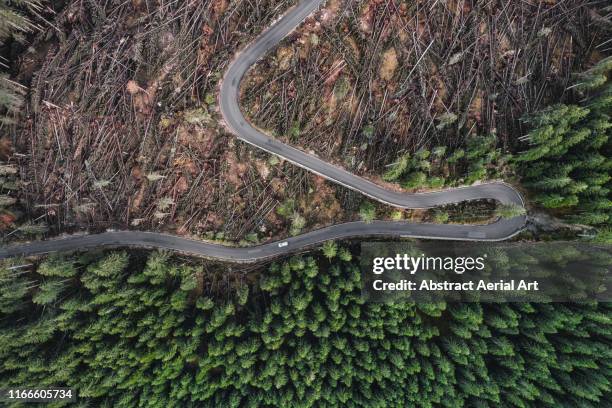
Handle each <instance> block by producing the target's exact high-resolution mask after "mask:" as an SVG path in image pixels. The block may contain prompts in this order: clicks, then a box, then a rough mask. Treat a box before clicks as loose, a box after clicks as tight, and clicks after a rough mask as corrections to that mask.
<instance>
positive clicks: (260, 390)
mask: <svg viewBox="0 0 612 408" xmlns="http://www.w3.org/2000/svg"><path fill="white" fill-rule="evenodd" d="M331 247H332V246H331V245H328V246H327V247H326V248H325V251H324V254H322V255H318V254H316V253H312V254H311V255H310V256H294V257H292V258H289V259H286V260H283V261H279V262H276V263H273V264H271V265H268V266H266V267H265V269H262V271H261V272H262V273H255V274H253V273H248V274H245V275H241V276H244V277H243V278H242V279H238V280H234V281H232V280H230V279H225V280H224V279H218V281H217V282H213V281H211V279H212V278H211V276H213V274H205V273H203V264H202V263H201V262H199V263H197V262H196V261H188V260H186V259H184V258H182V259H181V258H176V257H171V256H170V255H168V254H165V253H160V252H152V253H145V252H130V253H128V252H124V251H113V252H105V253H102V252H98V253H97V254H94V253H87V254H82V255H70V256H67V255H66V256H63V257H50V258H48V259H46V260H44V261H43V262H41V263H40V264H38V265H37V266H32V265H30V266H28V265H27V264H26V265H25V266H20V263H19V262H20V261H19V260H13V261H12V262H11V263H8V262H6V263H5V264H4V266H3V267H2V269H1V272H0V388H2V387H10V386H23V385H24V384H32V385H37V386H41V387H44V386H66V387H71V388H73V389H75V390H76V391H77V393H78V399H77V402H76V405H75V406H80V407H94V406H95V407H163V408H165V407H315V406H316V407H385V408H386V407H439V406H442V407H463V406H466V407H605V406H611V405H612V393H611V387H612V385H611V380H612V348H611V347H610V344H611V342H612V319H611V316H612V314H611V313H610V311H611V310H610V309H611V306H610V304H608V303H599V304H598V303H593V302H591V303H580V304H563V303H533V304H530V303H487V304H485V303H483V304H478V303H455V304H446V303H436V304H414V303H374V302H364V301H363V299H362V297H361V272H360V268H359V266H358V263H356V258H357V257H355V256H351V253H350V252H349V251H348V250H347V249H345V248H337V247H334V248H333V249H334V250H333V251H332V248H331ZM532 261H533V260H530V261H529V262H531V265H532V264H533V262H532ZM11 265H12V266H11ZM532 266H533V265H532ZM58 406H59V405H58Z"/></svg>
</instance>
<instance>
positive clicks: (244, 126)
mask: <svg viewBox="0 0 612 408" xmlns="http://www.w3.org/2000/svg"><path fill="white" fill-rule="evenodd" d="M323 1H324V0H306V1H302V2H300V3H299V4H298V5H297V6H295V7H293V8H292V9H290V10H289V11H288V12H287V13H285V14H284V15H283V16H282V17H281V18H280V19H278V20H277V21H276V22H275V23H274V24H273V25H272V26H271V27H269V28H268V29H267V30H266V31H264V32H263V33H262V34H261V35H260V36H259V37H258V38H257V39H256V40H255V41H254V42H252V43H251V44H250V45H248V46H247V47H246V48H245V49H244V50H243V51H242V52H240V53H239V54H238V55H237V56H236V58H235V60H234V61H233V62H232V63H231V64H230V66H229V68H228V70H227V71H226V74H225V77H224V79H223V81H222V85H221V92H220V94H219V102H220V104H219V106H220V109H221V113H222V115H223V117H224V120H225V122H226V125H227V126H228V127H229V128H230V129H231V130H232V131H233V133H234V134H236V136H237V137H238V138H239V139H241V140H243V141H245V142H247V143H249V144H251V145H253V146H255V147H257V148H259V149H263V150H265V151H267V152H270V153H272V154H275V155H278V156H280V157H282V158H283V159H285V160H288V161H290V162H292V163H294V164H296V165H298V166H300V167H302V168H304V169H307V170H309V171H311V172H313V173H316V174H318V175H320V176H322V177H325V178H326V179H328V180H330V181H333V182H335V183H338V184H341V185H343V186H345V187H348V188H350V189H353V190H355V191H358V192H360V193H362V194H364V195H367V196H369V197H371V198H373V199H375V200H378V201H380V202H383V203H386V204H390V205H392V206H395V207H401V208H430V207H435V206H439V205H445V204H452V203H458V202H462V201H466V200H478V199H495V200H497V201H499V202H501V203H503V204H516V205H519V206H523V205H524V203H523V199H522V197H521V195H520V194H519V193H518V192H517V191H516V190H515V189H514V188H513V187H512V186H510V185H508V184H505V183H502V182H493V183H485V184H480V185H475V186H468V187H460V188H452V189H445V190H440V191H436V192H427V193H414V194H413V193H403V192H397V191H392V190H387V189H385V188H383V187H381V186H379V185H377V184H374V183H373V182H371V181H369V180H366V179H364V178H362V177H359V176H356V175H354V174H352V173H349V172H348V171H346V170H344V169H342V168H340V167H337V166H335V165H333V164H330V163H327V162H325V161H323V160H321V159H320V158H318V157H316V156H314V155H311V154H308V153H305V152H303V151H301V150H298V149H296V148H293V147H290V146H287V145H285V144H283V143H281V142H279V141H277V140H275V139H272V138H270V137H269V136H267V135H266V134H264V133H262V132H261V131H259V130H257V129H255V128H254V127H253V126H251V125H250V124H249V122H248V121H247V120H246V118H245V117H244V115H243V114H242V112H241V110H240V106H239V101H240V82H241V80H242V78H243V77H244V75H245V73H246V72H247V71H248V69H249V68H250V67H251V66H252V65H253V64H254V63H255V62H257V60H259V59H260V58H261V57H262V56H263V55H264V54H266V53H267V52H268V51H269V50H270V49H272V48H274V47H275V46H276V45H277V44H278V43H279V42H280V41H281V40H282V39H283V38H284V37H285V36H286V35H287V34H289V33H290V32H291V31H292V30H294V29H295V28H296V27H297V26H298V25H299V24H300V23H301V22H302V21H304V20H305V19H306V18H307V17H308V16H309V15H310V14H312V13H313V12H314V11H316V10H317V9H318V7H319V6H320V5H321V4H322V3H323ZM525 220H526V218H525V217H524V216H519V217H514V218H511V219H500V220H498V221H496V222H494V223H491V224H487V225H441V224H421V223H410V222H403V221H374V222H372V223H364V222H349V223H344V224H337V225H333V226H330V227H326V228H322V229H319V230H316V231H311V232H308V233H306V234H302V235H298V236H295V237H292V238H288V239H286V240H284V241H277V242H272V243H268V244H264V245H259V246H254V247H249V248H236V247H228V246H224V245H217V244H211V243H206V242H202V241H197V240H191V239H186V238H181V237H177V236H173V235H167V234H160V233H154V232H141V231H116V232H105V233H102V234H92V235H77V236H68V237H65V238H59V239H53V240H47V241H35V242H30V243H26V244H20V245H10V246H4V247H2V248H0V258H6V257H11V256H20V255H24V256H27V255H37V254H44V253H50V252H59V251H75V250H82V249H89V248H96V247H122V246H133V247H145V248H160V249H167V250H173V251H178V252H182V253H187V254H191V255H198V256H203V257H207V258H213V259H221V260H227V261H236V262H255V261H258V260H261V259H265V258H270V257H274V256H278V255H282V254H286V253H290V252H296V251H299V250H301V249H304V248H307V247H310V246H313V245H316V244H318V243H321V242H324V241H327V240H334V239H342V238H351V237H376V236H385V237H412V238H428V239H442V240H464V241H466V240H468V241H501V240H504V239H508V238H510V237H512V236H514V235H516V234H517V233H518V232H520V231H521V229H522V228H523V227H524V225H525Z"/></svg>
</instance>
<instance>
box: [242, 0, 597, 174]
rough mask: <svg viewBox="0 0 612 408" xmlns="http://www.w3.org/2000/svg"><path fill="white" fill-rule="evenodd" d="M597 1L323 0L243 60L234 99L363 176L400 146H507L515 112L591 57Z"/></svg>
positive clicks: (559, 88)
mask: <svg viewBox="0 0 612 408" xmlns="http://www.w3.org/2000/svg"><path fill="white" fill-rule="evenodd" d="M604 5H605V4H604V3H603V2H590V1H584V0H570V1H563V0H562V1H539V2H531V3H529V2H502V1H492V2H485V3H483V2H474V1H437V0H427V1H418V2H413V1H400V0H389V1H381V0H371V1H342V0H330V1H329V2H327V3H326V7H325V9H323V10H322V11H321V12H320V13H319V14H318V16H316V17H315V18H312V19H310V21H308V22H307V23H306V24H304V25H303V26H302V27H300V28H299V29H298V31H297V32H296V33H294V34H293V35H291V36H290V37H288V38H287V39H286V40H285V42H284V43H283V44H281V45H280V46H279V47H278V48H277V50H276V53H272V54H270V55H269V56H268V57H267V58H265V59H264V60H262V61H261V62H260V63H259V64H258V65H257V66H256V67H255V68H254V69H253V70H252V71H251V74H250V76H249V77H248V78H247V80H246V81H245V82H244V89H243V106H244V107H245V111H246V112H247V113H248V114H249V115H250V117H251V118H252V120H253V121H254V122H255V123H256V124H257V125H258V126H259V127H261V128H264V129H268V130H270V131H271V132H273V133H274V134H275V135H277V136H278V137H279V138H281V139H282V140H284V141H286V142H288V143H292V144H294V145H297V146H300V147H302V148H303V149H305V150H308V151H314V152H316V153H317V154H318V155H320V156H321V157H324V158H326V159H328V160H331V161H334V162H336V163H338V164H341V165H343V166H344V167H346V168H347V169H350V170H351V171H354V172H357V173H360V174H362V175H366V176H370V177H372V178H377V176H379V175H380V174H381V173H383V172H384V171H385V169H386V168H387V166H388V165H390V164H392V163H394V162H395V161H396V160H397V158H398V157H400V156H401V155H403V154H406V153H409V154H411V153H415V152H418V151H422V150H423V149H428V150H433V149H435V148H438V147H444V148H445V149H446V152H447V154H449V153H452V152H453V151H456V150H458V149H461V148H464V147H465V146H466V145H467V144H469V141H470V139H473V138H474V137H476V136H488V135H494V136H495V142H496V143H495V144H494V145H493V147H498V148H500V149H501V150H502V152H508V151H512V148H513V147H514V145H515V143H516V141H517V138H518V137H519V136H520V135H521V134H523V133H524V131H525V129H524V128H523V125H522V124H521V122H520V120H519V119H520V118H521V117H522V116H523V115H524V114H526V113H530V112H533V111H536V110H538V109H540V108H542V107H543V106H546V105H548V104H550V103H551V102H559V101H562V100H564V98H565V97H566V87H567V85H568V83H569V82H570V79H571V74H572V73H573V72H577V71H580V70H581V69H582V68H583V67H584V66H588V65H589V64H590V63H591V61H594V60H597V59H599V58H600V57H601V55H600V53H601V52H602V51H603V50H600V49H597V48H596V46H597V45H599V44H601V43H602V42H603V41H602V38H601V32H600V30H599V27H598V24H597V21H598V18H600V17H601V16H599V14H597V12H598V9H599V8H601V7H603V6H604ZM493 165H495V166H497V167H501V166H503V164H500V163H494V164H493ZM466 171H467V170H466V168H465V166H463V167H462V166H448V165H447V166H442V169H441V171H440V173H441V174H440V175H441V176H443V177H455V178H461V177H462V176H464V174H465V173H466Z"/></svg>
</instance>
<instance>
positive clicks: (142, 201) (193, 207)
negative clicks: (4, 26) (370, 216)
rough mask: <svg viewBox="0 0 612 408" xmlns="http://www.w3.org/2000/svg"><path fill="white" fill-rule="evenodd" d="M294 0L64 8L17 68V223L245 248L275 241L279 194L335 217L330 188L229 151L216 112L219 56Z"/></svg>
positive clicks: (230, 140)
mask: <svg viewBox="0 0 612 408" xmlns="http://www.w3.org/2000/svg"><path fill="white" fill-rule="evenodd" d="M293 3H294V1H292V0H283V1H260V2H256V3H252V2H246V1H238V2H229V1H205V2H164V3H159V4H158V3H155V4H150V3H149V2H144V1H132V2H121V3H116V2H107V3H105V4H102V5H100V4H98V3H96V4H93V3H92V4H89V5H84V4H83V3H82V2H80V1H72V2H69V3H68V4H66V5H65V7H64V8H63V10H62V11H61V12H60V13H59V14H57V15H56V16H54V19H53V22H52V24H53V27H49V28H48V29H46V31H44V32H42V33H41V34H39V35H38V36H37V37H36V39H35V41H34V43H33V44H32V47H31V51H30V52H29V53H26V54H25V55H24V56H23V57H22V59H21V64H20V67H19V68H20V76H19V78H18V79H20V80H21V81H22V82H26V83H27V82H30V84H31V95H30V97H29V101H28V103H27V106H26V110H27V112H26V118H25V120H24V121H23V122H22V125H21V126H20V129H18V131H17V134H16V140H17V144H16V146H15V148H16V151H17V152H19V156H18V162H19V163H18V164H19V166H20V173H21V177H22V179H23V180H27V183H26V184H25V186H24V188H23V189H22V191H21V197H20V200H21V202H22V203H23V204H24V205H25V207H26V210H27V212H28V213H29V214H30V219H36V218H38V217H40V216H43V220H44V221H45V222H46V223H47V224H48V225H49V226H50V227H51V229H53V230H57V231H66V230H70V229H80V228H84V227H85V228H105V227H108V226H110V225H118V226H121V227H131V228H146V229H153V230H173V231H175V232H178V233H192V234H197V235H200V236H206V237H207V238H211V239H217V240H225V239H228V240H236V239H241V238H243V237H245V236H249V238H250V239H251V241H253V242H256V241H257V240H259V239H265V238H266V237H268V236H272V235H274V234H276V233H278V232H279V231H280V232H283V231H286V229H287V224H288V223H289V222H290V221H287V220H286V219H283V218H282V217H279V216H278V215H277V214H276V212H275V211H274V209H275V207H277V206H278V205H279V203H283V202H285V201H286V200H287V197H291V198H292V199H294V202H295V203H296V204H295V206H296V211H297V210H298V209H299V208H300V204H302V207H303V212H304V213H303V214H302V215H303V216H305V217H308V219H309V220H310V221H311V222H313V223H315V224H316V223H322V224H330V223H332V221H333V220H337V219H338V218H339V217H340V214H339V206H338V205H335V204H334V200H335V197H334V194H333V193H334V191H333V190H331V189H330V188H329V187H319V186H318V184H320V183H319V181H318V180H317V179H316V178H315V177H313V176H311V175H309V174H308V173H306V172H304V171H302V170H299V169H297V168H295V167H294V166H292V165H289V164H287V163H282V162H279V161H278V160H276V159H270V157H269V156H268V155H267V154H265V153H261V152H259V151H257V150H254V149H252V148H250V147H248V146H246V145H244V144H242V143H236V141H235V139H234V136H233V135H230V134H228V133H226V131H225V129H224V128H223V127H222V126H221V125H220V123H219V119H220V117H219V115H218V114H217V111H216V94H217V87H218V83H219V80H220V79H221V76H222V74H223V71H224V69H225V67H226V66H227V64H228V62H229V60H230V59H231V58H232V57H233V55H234V53H235V52H236V51H237V50H238V49H240V48H241V47H242V46H244V45H245V44H246V43H247V42H248V41H249V40H250V39H252V38H253V37H254V36H256V35H257V34H258V33H259V32H261V31H262V30H263V28H265V27H266V26H267V25H269V24H270V22H271V21H273V20H274V18H276V17H277V16H278V15H279V14H280V13H282V12H284V11H285V10H286V9H287V8H288V7H290V6H291V5H292V4H293ZM309 191H310V192H311V193H312V192H316V194H309ZM306 201H308V202H310V203H314V204H316V203H320V206H319V207H317V208H314V207H313V208H312V209H311V207H309V206H306V205H305V204H304V203H305V202H306ZM45 214H46V215H45ZM39 219H40V218H39Z"/></svg>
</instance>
